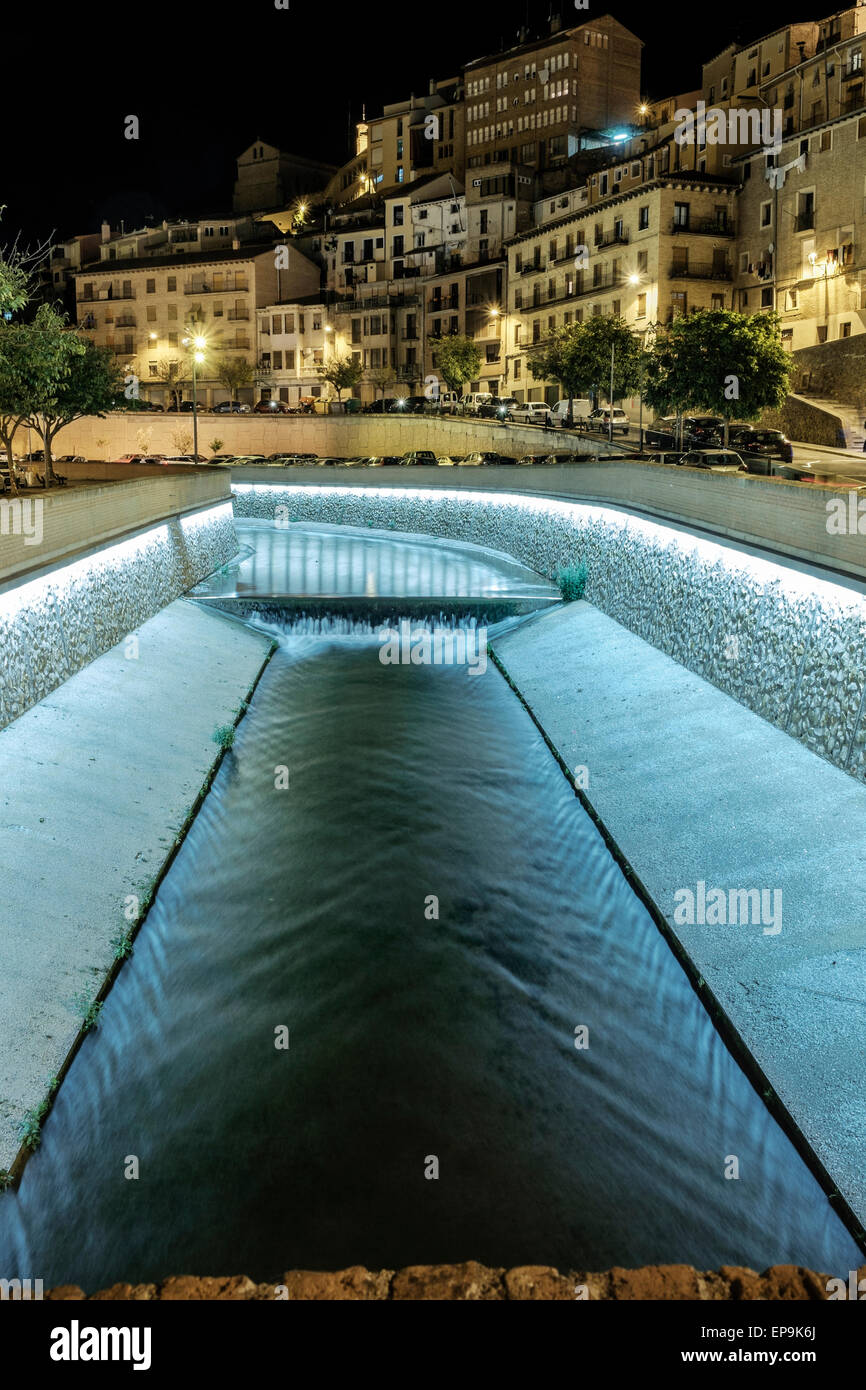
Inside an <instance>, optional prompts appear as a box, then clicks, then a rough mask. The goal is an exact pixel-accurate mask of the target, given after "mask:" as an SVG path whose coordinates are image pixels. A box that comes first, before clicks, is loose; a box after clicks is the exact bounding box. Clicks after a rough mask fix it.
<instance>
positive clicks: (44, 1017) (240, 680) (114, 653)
mask: <svg viewBox="0 0 866 1390" xmlns="http://www.w3.org/2000/svg"><path fill="white" fill-rule="evenodd" d="M137 636H138V642H139V655H138V659H135V660H133V659H127V657H126V656H125V655H124V645H123V644H120V645H119V646H117V647H114V648H113V649H112V650H111V651H109V652H107V653H106V654H105V655H104V656H102V657H99V658H98V660H96V661H94V662H93V663H92V664H91V665H90V666H88V667H86V668H85V670H83V671H81V672H79V673H78V675H75V676H73V677H72V678H71V679H70V680H68V681H66V682H65V683H64V684H63V685H62V686H60V688H59V689H58V690H55V691H54V692H53V693H52V694H51V695H50V696H48V697H47V698H46V699H44V700H42V701H41V703H40V704H38V705H36V706H35V707H34V708H33V709H31V710H28V712H27V713H26V714H24V715H22V716H21V718H20V719H17V720H16V721H15V722H14V723H13V724H10V725H9V726H8V727H7V728H6V729H4V730H2V732H0V880H2V894H0V1168H8V1167H9V1166H10V1165H11V1163H12V1160H13V1159H14V1157H15V1154H16V1153H17V1151H18V1148H19V1144H20V1140H19V1138H18V1134H17V1126H18V1121H19V1120H20V1118H21V1116H22V1114H23V1113H24V1111H25V1110H28V1109H30V1108H32V1107H34V1106H37V1105H39V1103H40V1102H41V1101H42V1100H43V1098H44V1096H45V1093H46V1090H47V1085H46V1083H47V1080H48V1078H49V1077H50V1076H52V1075H53V1074H55V1073H56V1072H57V1070H58V1068H59V1066H60V1065H61V1063H62V1062H63V1060H64V1058H65V1057H66V1054H67V1052H68V1051H69V1048H70V1046H71V1045H72V1043H73V1041H74V1039H75V1037H76V1034H77V1032H78V1029H79V1027H80V1018H79V1016H78V1015H77V1014H76V1012H75V1009H74V1007H72V1001H73V999H74V997H75V996H76V995H78V994H79V993H81V992H83V993H84V994H86V996H87V998H88V999H93V998H94V997H95V995H96V994H97V993H98V991H99V989H100V987H101V985H102V983H103V981H104V979H105V976H106V974H107V972H108V969H109V967H110V966H111V964H112V961H113V956H114V951H113V948H112V946H111V940H112V938H113V937H114V936H116V935H118V934H119V933H120V932H122V931H123V930H124V928H125V927H126V926H127V925H128V924H127V923H126V921H125V919H124V915H123V913H124V902H125V898H126V895H127V894H139V895H141V896H143V894H144V891H145V889H146V887H147V886H148V885H149V884H150V883H151V882H152V881H153V880H154V878H155V877H156V876H157V875H158V873H159V871H160V869H161V867H162V865H163V863H164V861H165V859H166V857H167V856H168V854H169V852H170V850H171V848H172V844H173V841H174V837H175V834H176V833H177V830H178V829H179V828H180V826H181V825H182V824H183V822H184V821H185V819H186V816H187V814H188V812H189V810H190V808H191V807H192V806H193V804H194V803H195V800H196V797H197V796H198V794H199V791H200V790H201V787H202V785H203V783H204V781H205V779H206V777H207V775H208V773H209V771H210V769H211V768H212V766H213V764H214V762H215V760H216V758H217V756H218V749H217V746H216V744H214V743H213V742H212V740H211V735H212V733H213V730H214V729H215V728H216V727H217V725H220V724H226V723H233V722H234V719H235V715H234V709H235V708H236V707H237V705H238V704H239V702H240V701H241V700H242V699H243V698H244V696H245V695H246V693H247V691H248V690H249V688H250V686H251V685H252V684H253V682H254V681H255V679H256V676H257V674H258V672H259V671H260V669H261V667H262V665H263V663H264V660H265V658H266V656H267V654H268V651H269V649H270V642H269V640H268V639H267V638H264V637H262V636H260V635H258V634H256V633H253V632H252V631H249V630H248V629H245V628H243V627H241V626H240V625H239V624H235V623H233V622H231V621H230V620H228V619H225V618H223V617H220V616H218V615H217V614H215V613H213V612H210V611H208V610H205V609H202V608H200V607H199V606H198V605H197V604H193V603H187V602H184V601H182V600H178V601H177V602H175V603H172V604H169V606H168V607H167V608H165V609H163V611H162V612H161V613H159V614H157V616H156V617H155V618H151V619H150V621H149V622H146V623H144V624H143V625H142V627H140V628H139V629H138V631H137Z"/></svg>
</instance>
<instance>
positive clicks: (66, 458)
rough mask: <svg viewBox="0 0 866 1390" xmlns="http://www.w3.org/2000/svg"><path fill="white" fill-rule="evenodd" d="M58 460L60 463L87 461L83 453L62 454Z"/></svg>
mask: <svg viewBox="0 0 866 1390" xmlns="http://www.w3.org/2000/svg"><path fill="white" fill-rule="evenodd" d="M57 462H58V463H86V462H87V460H86V458H85V457H84V455H83V454H61V456H60V458H59V459H58V460H57Z"/></svg>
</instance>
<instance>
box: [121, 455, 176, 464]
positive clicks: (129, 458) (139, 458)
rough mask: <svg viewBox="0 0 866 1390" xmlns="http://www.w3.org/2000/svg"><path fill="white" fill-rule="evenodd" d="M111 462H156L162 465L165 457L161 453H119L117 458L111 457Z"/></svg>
mask: <svg viewBox="0 0 866 1390" xmlns="http://www.w3.org/2000/svg"><path fill="white" fill-rule="evenodd" d="M111 462H112V463H136V464H137V463H156V464H159V465H162V464H164V463H165V459H164V458H163V456H162V454H121V456H120V458H119V459H112V460H111Z"/></svg>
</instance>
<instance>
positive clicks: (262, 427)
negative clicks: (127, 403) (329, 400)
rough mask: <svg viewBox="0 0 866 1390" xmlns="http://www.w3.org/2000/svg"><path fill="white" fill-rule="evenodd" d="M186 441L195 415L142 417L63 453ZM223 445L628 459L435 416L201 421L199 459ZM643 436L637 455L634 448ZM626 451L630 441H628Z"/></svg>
mask: <svg viewBox="0 0 866 1390" xmlns="http://www.w3.org/2000/svg"><path fill="white" fill-rule="evenodd" d="M180 435H187V436H188V437H189V440H190V441H191V440H192V417H191V416H189V415H180V416H179V415H159V414H154V415H149V414H143V413H142V412H140V411H130V412H118V413H117V414H112V415H109V416H106V418H105V419H102V420H97V419H87V420H77V421H76V422H75V423H74V424H72V425H67V427H66V429H65V430H64V431H63V434H62V436H61V438H60V444H59V447H62V449H63V452H64V453H66V454H72V453H75V454H83V455H84V456H85V458H87V459H106V460H108V459H116V458H119V457H120V455H121V454H127V453H160V454H166V455H171V454H180V453H190V452H191V451H192V443H191V442H189V443H188V445H187V447H186V448H185V449H180V448H179V447H178V443H177V440H178V438H179V437H180ZM215 439H219V440H221V441H222V447H221V449H219V451H218V452H219V453H221V454H264V455H265V457H266V458H267V457H268V456H269V455H270V454H277V453H289V454H290V453H313V454H317V455H318V457H319V458H326V457H328V456H329V455H331V454H333V455H335V456H337V457H349V456H354V455H357V456H359V457H361V458H367V457H369V456H371V455H373V454H377V455H378V454H397V455H399V454H405V453H408V451H409V450H410V449H432V450H433V452H434V453H435V454H436V455H437V457H438V456H439V455H440V454H471V453H473V452H474V451H475V450H476V449H495V450H497V451H498V452H499V453H503V454H513V455H515V456H516V457H519V456H520V455H522V454H538V453H549V452H550V450H551V449H573V450H574V451H575V452H576V453H584V454H594V455H604V454H608V453H613V454H619V453H621V452H622V451H623V442H622V441H621V437H620V436H617V441H618V442H617V443H616V444H614V446H613V448H611V447H610V446H609V445H608V443H607V442H606V441H605V440H601V439H593V440H592V441H589V440H588V439H584V438H583V437H582V436H580V435H576V434H574V433H573V432H572V431H570V430H547V429H539V428H537V427H533V426H531V425H528V426H522V425H504V424H497V423H496V422H495V421H493V420H476V419H474V418H472V417H471V416H468V417H466V418H462V417H459V416H457V417H454V418H452V417H451V416H448V415H445V416H436V415H278V416H276V417H273V416H270V415H202V416H200V418H199V424H198V451H199V453H200V454H203V455H204V456H205V457H206V458H209V457H210V455H211V448H210V445H211V442H212V441H213V440H215ZM636 441H637V430H636V429H635V430H634V431H633V439H632V442H631V447H635V445H636ZM624 442H625V445H626V446H628V440H625V441H624Z"/></svg>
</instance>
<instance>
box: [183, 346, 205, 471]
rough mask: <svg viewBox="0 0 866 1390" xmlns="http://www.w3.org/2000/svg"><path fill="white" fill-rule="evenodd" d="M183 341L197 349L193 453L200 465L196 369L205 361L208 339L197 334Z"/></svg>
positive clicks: (195, 356)
mask: <svg viewBox="0 0 866 1390" xmlns="http://www.w3.org/2000/svg"><path fill="white" fill-rule="evenodd" d="M183 341H184V345H185V346H186V345H188V344H191V345H192V347H193V348H194V349H195V350H194V352H193V354H192V452H193V458H194V459H195V462H196V463H198V376H197V373H196V368H197V367H199V366H200V365H201V363H202V362H203V361H204V350H205V348H206V347H207V339H206V338H204V337H202V335H201V334H200V333H197V334H196V336H195V337H194V338H184V340H183Z"/></svg>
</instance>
